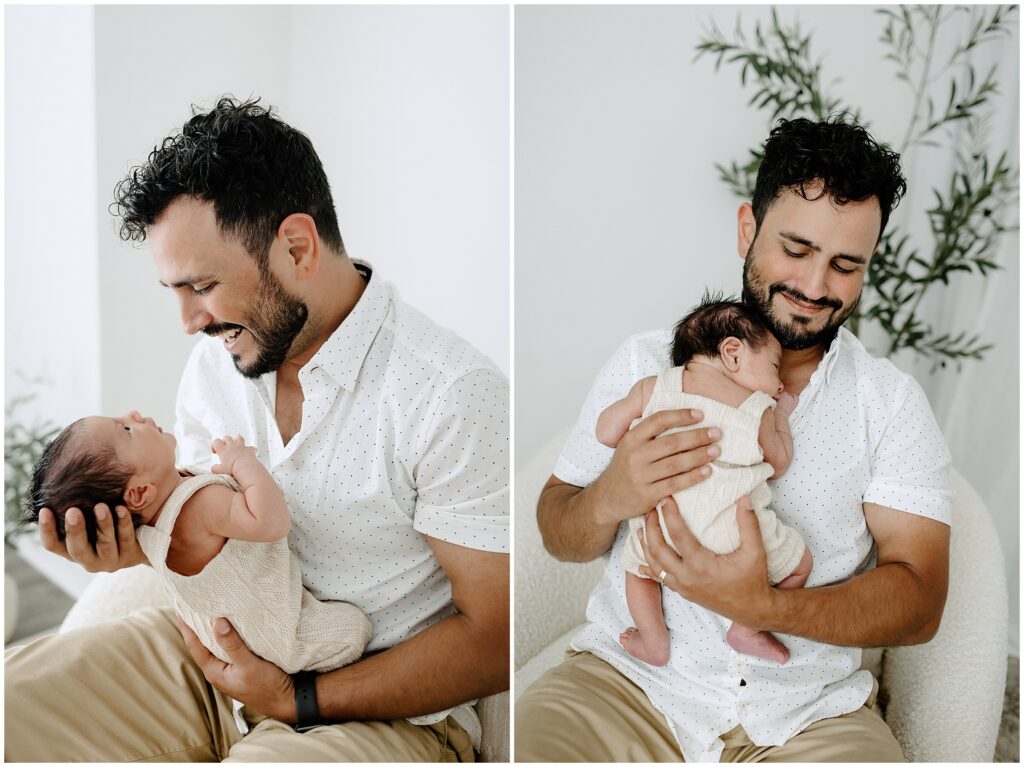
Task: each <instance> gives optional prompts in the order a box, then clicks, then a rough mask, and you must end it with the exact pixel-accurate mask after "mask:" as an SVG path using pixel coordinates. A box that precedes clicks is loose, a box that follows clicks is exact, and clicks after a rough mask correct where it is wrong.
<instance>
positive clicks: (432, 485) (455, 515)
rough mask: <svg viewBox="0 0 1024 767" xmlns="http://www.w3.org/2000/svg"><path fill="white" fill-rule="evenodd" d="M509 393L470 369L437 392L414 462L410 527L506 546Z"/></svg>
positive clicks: (494, 375)
mask: <svg viewBox="0 0 1024 767" xmlns="http://www.w3.org/2000/svg"><path fill="white" fill-rule="evenodd" d="M508 416H509V392H508V381H507V380H506V379H505V377H504V376H502V375H501V374H500V373H498V372H497V371H494V370H489V369H483V368H481V369H477V370H473V371H471V372H469V373H466V374H465V375H463V376H461V377H460V378H458V379H457V380H456V381H455V382H454V383H453V384H452V385H451V386H450V387H449V388H448V389H447V391H446V392H445V393H444V395H443V396H442V398H441V400H440V402H439V404H438V407H437V409H436V411H435V413H434V417H433V418H432V419H431V424H430V429H429V433H428V434H427V438H426V448H425V451H424V452H423V456H422V458H421V459H420V461H419V463H418V465H417V467H416V477H415V479H416V487H417V500H416V507H415V510H414V512H413V528H414V529H416V530H417V531H418V532H420V533H423V534H424V535H429V536H431V537H433V538H439V539H440V540H443V541H447V542H448V543H454V544H456V545H458V546H465V547H467V548H471V549H479V550H482V551H494V552H507V551H508V550H509V452H508V449H509V420H508Z"/></svg>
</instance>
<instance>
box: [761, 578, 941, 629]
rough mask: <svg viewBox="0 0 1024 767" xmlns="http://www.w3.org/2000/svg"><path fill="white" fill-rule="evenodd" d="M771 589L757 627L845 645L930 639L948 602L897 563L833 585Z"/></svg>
mask: <svg viewBox="0 0 1024 767" xmlns="http://www.w3.org/2000/svg"><path fill="white" fill-rule="evenodd" d="M771 593H772V597H773V598H772V601H771V605H770V607H769V608H768V610H767V611H766V612H765V614H764V615H763V618H762V620H761V621H759V623H760V625H759V626H758V628H761V629H762V630H765V631H773V632H782V633H786V634H794V635H796V636H802V637H806V638H808V639H813V640H816V641H819V642H827V643H829V644H834V645H843V646H847V647H894V646H898V645H911V644H920V643H922V642H927V641H928V640H929V639H931V638H932V637H933V636H934V635H935V632H936V631H937V630H938V628H939V622H940V620H941V618H942V608H943V606H944V604H945V600H946V593H945V591H944V590H943V591H942V593H941V594H934V593H933V590H930V589H929V588H928V586H927V584H925V583H924V582H923V581H922V579H921V578H920V577H919V576H918V575H917V573H915V572H914V570H913V568H911V567H910V566H908V565H904V564H897V563H892V564H887V565H882V566H880V567H878V568H876V569H874V570H871V571H869V572H867V573H864V574H862V575H859V576H857V577H856V578H853V579H851V580H849V581H846V582H845V583H840V584H836V585H834V586H820V587H817V588H811V589H771Z"/></svg>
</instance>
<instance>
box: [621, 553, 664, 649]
mask: <svg viewBox="0 0 1024 767" xmlns="http://www.w3.org/2000/svg"><path fill="white" fill-rule="evenodd" d="M626 604H627V605H628V606H629V614H630V615H632V616H633V621H634V622H635V623H636V628H633V627H632V626H631V627H630V628H628V629H626V630H625V631H623V632H622V634H620V635H619V642H620V643H621V644H622V646H623V647H625V648H626V652H628V653H629V654H630V655H632V656H633V657H634V658H637V659H638V660H642V661H643V662H644V663H649V664H651V665H652V666H664V665H665V664H666V663H668V627H667V626H666V625H665V614H664V613H663V612H662V610H661V584H660V583H658V582H657V581H655V580H651V579H650V578H641V577H640V576H639V575H635V574H633V573H630V572H627V573H626Z"/></svg>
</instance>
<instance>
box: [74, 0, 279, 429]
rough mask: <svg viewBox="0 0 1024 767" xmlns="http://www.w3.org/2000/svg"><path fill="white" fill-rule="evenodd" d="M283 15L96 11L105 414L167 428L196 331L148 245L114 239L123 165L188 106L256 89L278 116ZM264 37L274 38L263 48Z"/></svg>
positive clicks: (174, 124) (274, 11) (226, 9)
mask: <svg viewBox="0 0 1024 767" xmlns="http://www.w3.org/2000/svg"><path fill="white" fill-rule="evenodd" d="M288 25H289V12H288V10H287V9H285V8H280V7H275V6H260V7H242V6H127V5H108V6H99V7H97V8H96V108H97V139H98V141H97V156H98V174H97V175H96V182H95V183H96V188H95V197H96V199H98V201H99V204H98V205H96V207H95V209H94V215H95V217H96V221H97V222H98V225H99V252H100V258H99V268H100V275H101V276H100V298H101V300H100V308H101V322H102V328H101V332H102V347H103V350H102V362H103V367H102V370H103V404H102V412H104V413H107V414H117V413H123V412H127V411H128V410H132V409H137V410H139V411H140V412H142V413H144V414H146V415H152V416H153V418H155V419H156V421H157V423H161V424H164V425H165V426H166V425H168V424H170V425H173V423H174V397H175V394H176V392H177V387H178V378H179V375H180V373H181V370H182V367H183V366H184V364H185V360H186V359H187V358H188V354H189V352H190V351H191V349H192V347H193V345H194V344H195V340H196V339H195V338H194V337H189V336H186V335H185V334H184V333H183V332H182V331H181V324H180V322H179V314H178V305H177V300H176V299H175V298H174V295H173V294H172V293H171V291H169V290H167V289H166V288H162V287H161V286H160V285H159V283H158V282H157V274H156V268H155V267H154V265H153V263H152V260H151V259H150V256H149V251H148V248H147V246H146V245H145V244H143V245H142V246H139V245H137V244H136V243H130V244H129V243H124V242H122V241H121V240H120V239H119V238H118V236H117V232H116V222H115V219H114V218H113V216H112V215H111V214H110V213H109V212H108V210H107V206H108V205H109V204H110V202H111V200H113V196H114V187H115V185H116V184H117V183H118V182H119V181H120V180H121V179H122V178H123V177H124V176H125V175H126V173H127V171H128V168H129V167H130V166H132V165H136V164H138V163H140V162H142V161H144V160H145V158H146V157H147V155H148V154H149V153H150V151H152V149H153V147H154V146H155V145H156V144H157V143H158V142H159V141H161V140H162V139H163V138H164V137H165V136H167V135H169V134H170V133H171V132H173V131H176V130H179V129H180V128H181V126H182V124H183V123H184V122H185V121H186V120H187V119H188V118H189V117H190V116H191V112H190V107H191V105H192V104H199V105H201V106H204V107H209V106H212V104H213V103H214V102H215V101H216V99H217V98H218V97H219V96H220V95H222V94H224V93H232V94H234V95H236V96H239V97H240V98H244V97H247V96H249V95H250V94H256V95H261V96H264V98H265V99H266V100H267V101H269V102H270V103H272V104H275V105H280V106H281V109H282V113H283V116H284V118H285V120H287V119H288V112H287V107H288V103H287V95H288V89H287V68H288V66H287V63H288V59H289V55H290V53H289V51H290V49H289V46H288V44H287V30H288ZM272 41H280V42H279V43H278V44H272Z"/></svg>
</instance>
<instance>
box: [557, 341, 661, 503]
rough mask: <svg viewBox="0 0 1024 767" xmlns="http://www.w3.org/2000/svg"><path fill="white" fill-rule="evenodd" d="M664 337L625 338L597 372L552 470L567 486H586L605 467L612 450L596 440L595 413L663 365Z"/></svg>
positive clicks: (618, 398) (610, 457) (621, 396)
mask: <svg viewBox="0 0 1024 767" xmlns="http://www.w3.org/2000/svg"><path fill="white" fill-rule="evenodd" d="M667 338H668V336H667V334H666V331H664V330H658V331H651V332H648V333H644V334H640V335H636V336H632V337H630V338H628V339H626V341H625V342H624V343H623V344H622V345H621V346H619V348H618V349H616V350H615V353H614V354H613V355H612V356H611V358H610V359H609V360H608V362H606V363H605V365H604V367H603V368H601V372H600V373H598V374H597V378H596V379H595V381H594V385H593V386H592V387H591V389H590V393H589V394H588V395H587V399H586V400H585V401H584V403H583V408H582V409H581V410H580V415H579V418H578V419H577V421H576V425H575V426H574V427H573V430H572V432H570V434H569V438H568V439H567V440H566V443H565V447H563V448H562V453H561V455H559V456H558V461H557V462H556V463H555V469H554V472H553V473H554V475H555V476H556V477H558V478H559V479H560V480H562V481H563V482H568V483H569V484H570V485H576V486H577V487H586V486H587V485H589V484H591V483H592V482H593V481H594V480H595V479H597V478H598V477H599V476H601V472H603V471H604V470H605V469H606V468H608V464H609V463H611V460H612V456H613V455H614V454H615V451H614V450H613V449H612V448H610V447H606V446H605V445H602V444H601V443H600V442H598V441H597V419H598V416H600V415H601V412H602V411H603V410H604V409H605V408H606V407H608V406H609V405H611V404H612V403H613V402H615V401H616V400H620V399H622V398H623V397H625V396H626V394H628V393H629V390H630V389H631V388H632V386H633V384H635V383H636V382H637V381H639V380H640V379H641V378H643V377H644V376H648V375H652V374H654V373H658V372H660V371H661V370H662V369H663V368H664V367H666V366H667V364H666V363H667V362H668V352H667V348H668V347H667Z"/></svg>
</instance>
